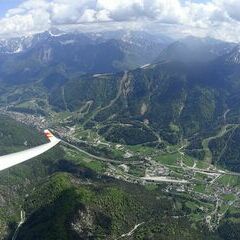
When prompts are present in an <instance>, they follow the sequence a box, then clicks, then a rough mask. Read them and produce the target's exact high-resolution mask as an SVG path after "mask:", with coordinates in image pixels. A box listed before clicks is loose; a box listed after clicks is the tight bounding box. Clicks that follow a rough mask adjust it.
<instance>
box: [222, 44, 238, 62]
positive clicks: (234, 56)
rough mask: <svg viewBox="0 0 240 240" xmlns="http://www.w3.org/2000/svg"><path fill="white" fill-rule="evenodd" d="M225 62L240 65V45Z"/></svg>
mask: <svg viewBox="0 0 240 240" xmlns="http://www.w3.org/2000/svg"><path fill="white" fill-rule="evenodd" d="M225 62H226V63H230V64H240V45H238V46H236V47H235V48H234V49H233V50H232V51H231V52H230V53H229V54H228V55H227V56H226V57H225Z"/></svg>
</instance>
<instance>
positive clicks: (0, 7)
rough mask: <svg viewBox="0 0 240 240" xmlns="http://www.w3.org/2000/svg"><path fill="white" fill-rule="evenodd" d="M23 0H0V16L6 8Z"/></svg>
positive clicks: (14, 5)
mask: <svg viewBox="0 0 240 240" xmlns="http://www.w3.org/2000/svg"><path fill="white" fill-rule="evenodd" d="M22 1H23V0H0V17H3V16H4V14H5V13H6V11H7V10H8V9H11V8H14V7H16V6H17V5H18V4H20V3H21V2H22Z"/></svg>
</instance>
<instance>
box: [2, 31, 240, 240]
mask: <svg viewBox="0 0 240 240" xmlns="http://www.w3.org/2000/svg"><path fill="white" fill-rule="evenodd" d="M0 82H1V86H0V107H1V109H2V111H3V112H4V113H8V114H13V113H14V114H15V115H13V116H17V117H16V118H17V119H18V117H19V116H22V115H21V114H23V115H24V116H25V115H26V116H25V117H26V119H27V120H28V121H30V122H31V121H33V122H34V123H35V119H38V120H39V121H40V122H41V123H42V124H45V123H47V124H48V126H50V127H51V126H53V127H56V128H57V129H62V128H63V129H67V133H66V135H67V136H69V135H68V134H70V133H72V132H74V131H76V134H75V135H74V138H73V139H71V141H73V140H74V141H75V144H76V145H75V148H74V149H69V145H66V144H65V145H64V146H61V147H59V148H57V149H56V150H55V151H54V152H50V153H49V154H48V155H45V156H42V157H40V158H39V159H37V160H36V164H33V163H30V165H27V164H26V165H23V166H20V169H21V171H18V169H17V168H16V169H13V170H12V172H11V173H10V177H11V178H10V182H6V181H5V182H4V181H3V183H4V184H5V185H6V184H10V189H11V194H12V196H14V197H13V199H11V200H9V209H10V210H11V212H10V214H7V212H6V211H4V212H3V213H2V214H0V223H1V222H2V223H3V224H2V225H1V224H0V236H6V235H7V234H8V237H9V239H10V238H11V237H12V235H13V234H14V230H13V229H16V227H17V226H16V222H17V216H16V214H15V209H20V208H21V209H24V212H25V213H26V219H25V221H24V224H23V225H22V226H21V227H20V229H19V233H18V238H17V239H24V240H26V239H37V238H36V236H39V239H89V240H90V239H108V238H109V239H117V238H118V237H119V236H121V237H125V236H130V239H131V237H132V239H169V240H170V239H193V238H196V239H199V240H200V239H209V240H228V239H238V237H239V235H240V234H239V232H240V230H239V229H240V224H239V221H238V218H239V212H238V210H237V209H235V208H234V209H232V208H231V206H232V205H233V204H234V203H235V198H233V197H235V195H234V194H235V192H234V191H235V190H236V189H235V188H237V186H238V184H239V180H238V177H237V176H238V174H239V172H240V150H239V147H238V143H239V141H240V125H239V124H240V123H239V121H240V110H239V106H240V97H239V96H240V95H239V93H240V47H239V45H238V44H236V43H228V42H222V41H219V40H216V39H210V38H196V37H187V38H185V39H179V40H177V41H175V40H173V39H171V38H169V37H167V36H164V35H157V36H156V35H154V34H149V33H145V32H131V31H114V32H103V33H79V32H75V33H65V32H62V31H59V30H58V29H51V30H49V31H47V32H44V33H39V34H36V35H32V36H26V37H21V38H14V39H5V40H1V41H0ZM18 114H19V115H18ZM20 119H21V118H20ZM29 119H30V120H29ZM0 120H1V122H0V123H1V124H0V134H1V136H4V138H3V139H2V142H1V143H0V147H1V151H2V152H3V153H5V152H8V151H9V150H10V149H12V150H13V149H14V150H15V148H14V146H15V145H16V146H15V147H16V148H24V147H26V145H27V144H28V142H29V139H31V133H33V135H32V136H34V139H33V140H32V142H33V144H36V143H39V142H42V141H43V139H41V138H40V137H37V133H36V131H35V130H34V129H31V128H30V129H28V130H27V127H26V126H25V125H24V124H19V123H17V122H15V121H14V120H11V119H9V118H7V117H2V116H0ZM21 121H23V120H22V119H21ZM31 123H32V122H31ZM36 126H38V125H37V124H36ZM38 127H39V126H38ZM25 131H26V134H24V132H25ZM14 132H16V134H17V135H18V137H17V138H16V139H17V140H18V141H19V142H21V144H19V145H18V144H16V141H14V140H13V138H12V136H13V135H14ZM59 132H61V131H59ZM64 136H65V135H64ZM88 139H90V140H91V141H90V143H89V144H88V143H87V140H88ZM65 140H66V141H68V138H67V137H66V138H65ZM71 141H70V140H69V144H71V143H72V142H71ZM101 141H102V142H101ZM99 142H100V144H98V143H99ZM65 143H66V142H65ZM109 144H112V145H109ZM100 145H101V146H100ZM102 145H103V146H102ZM109 146H111V147H109ZM79 148H81V151H80V152H79V151H78V150H79ZM121 148H123V149H124V148H126V149H128V150H127V151H126V152H124V154H122V152H121V151H123V150H122V149H121ZM76 149H78V150H76ZM83 149H84V150H86V151H89V152H90V153H91V154H90V155H89V154H88V155H86V154H85V153H84V151H83ZM135 151H136V152H137V154H136V155H135V156H132V155H131V154H132V152H134V153H135ZM94 154H95V155H97V154H98V155H100V156H101V157H102V158H101V162H100V161H98V160H99V157H98V158H96V157H95V158H94ZM129 156H130V157H129ZM149 156H150V157H149ZM183 156H185V157H186V159H183ZM108 158H111V159H110V162H107V163H106V162H105V161H107V160H109V159H108ZM96 159H98V160H96ZM113 159H114V160H113ZM155 159H156V163H154V165H151V164H152V162H154V160H155ZM102 160H103V161H102ZM120 160H121V161H122V162H121V163H122V164H121V165H119V161H120ZM141 161H142V162H141ZM174 161H175V162H176V165H172V164H174V163H175V162H174ZM180 161H182V163H181V162H180ZM191 161H192V162H191ZM136 162H137V164H136V165H135V163H136ZM159 162H160V165H161V168H160V170H159V171H160V172H161V173H162V171H163V172H164V171H165V168H167V167H169V166H170V167H169V172H170V173H172V174H173V176H175V177H179V176H181V171H183V170H182V168H183V169H184V174H189V172H190V174H189V175H187V176H188V177H189V178H190V177H193V179H195V180H196V182H194V184H195V185H191V186H189V187H186V188H185V187H184V186H178V187H176V188H174V187H173V185H172V184H168V185H167V184H166V185H165V184H162V185H161V184H160V185H159V186H158V185H151V184H150V185H146V186H139V185H137V184H135V183H136V180H135V179H134V181H133V182H131V183H129V182H128V181H122V180H121V176H123V175H124V174H123V173H122V172H121V171H120V169H121V168H124V169H125V170H126V169H127V168H128V167H129V169H130V170H129V172H127V173H125V174H126V176H127V177H128V178H130V176H131V175H132V176H138V177H139V176H140V177H142V176H144V174H145V170H146V171H147V170H148V169H149V168H151V167H153V168H157V167H159ZM179 162H180V163H179ZM189 162H190V163H193V165H191V164H189ZM164 164H166V165H164ZM181 164H182V165H181ZM188 164H189V168H188V167H186V166H188ZM204 164H209V165H207V167H206V169H207V173H209V172H210V174H209V176H208V175H207V177H206V172H204V171H203V170H201V171H200V170H198V172H196V173H195V172H194V173H193V169H194V168H195V166H196V165H200V166H205V165H204ZM126 165H127V167H126ZM145 165H146V169H143V166H145ZM213 165H214V167H218V168H220V169H221V171H223V170H222V169H225V170H226V169H227V170H228V171H232V172H231V173H233V175H231V176H230V178H229V179H228V178H227V177H228V176H223V177H222V176H221V177H222V178H221V177H220V176H218V175H216V179H215V178H213V180H212V179H210V178H211V174H212V172H211V171H213V170H212V169H211V167H212V166H213ZM109 166H110V167H109ZM163 166H164V167H163ZM109 169H110V170H109ZM186 169H187V170H186ZM189 169H190V170H189ZM199 169H200V167H199ZM107 170H108V173H112V171H114V170H116V172H120V173H121V174H122V175H121V174H120V175H119V177H117V178H116V179H113V178H112V177H111V176H112V175H110V174H106V172H107ZM227 170H226V171H227ZM154 171H155V169H154ZM227 173H228V174H230V172H227ZM3 174H5V175H3V177H2V178H3V180H4V179H7V178H4V176H6V174H7V173H3ZM217 174H220V172H217ZM212 175H213V176H215V175H214V174H212ZM205 177H206V178H205ZM218 177H219V178H221V179H220V180H219V182H218ZM128 178H127V180H129V179H128ZM187 181H190V179H187ZM215 181H216V182H217V184H216V185H217V187H219V186H224V187H221V190H222V189H223V191H224V192H220V193H217V192H214V191H212V192H210V190H209V189H210V188H211V187H212V186H213V187H215V184H214V182H215ZM199 182H201V184H202V185H198V184H199ZM202 182H203V183H202ZM4 184H3V185H0V190H1V191H0V194H1V195H0V204H1V206H3V207H5V206H7V202H8V201H7V198H8V197H9V195H8V191H7V190H6V186H5V185H4ZM224 184H225V185H224ZM189 185H190V184H189ZM199 186H200V187H199ZM206 186H207V187H206ZM208 187H209V189H208ZM217 189H218V190H219V188H217ZM232 189H234V191H233V190H232ZM208 191H209V192H208ZM231 191H233V192H234V194H233V193H232V192H231ZM196 192H197V193H198V194H196V195H194V194H195V193H196ZM226 192H227V197H226V196H225V193H226ZM217 194H219V195H217ZM231 194H232V195H234V196H232V195H231ZM236 194H238V190H236ZM222 195H224V197H223V198H219V199H220V200H219V199H218V198H217V200H216V199H215V198H214V201H213V200H212V198H213V197H214V196H217V197H219V196H220V197H222ZM46 196H48V198H47V199H46ZM236 196H238V195H236ZM211 197H212V198H211ZM228 198H229V199H228ZM232 199H233V200H232ZM224 201H225V202H227V205H224V207H226V208H227V207H228V208H227V210H225V209H224V211H225V212H224V214H225V215H224V214H220V210H219V214H218V208H219V209H221V211H223V210H222V208H221V204H222V203H223V202H224ZM236 201H237V200H236ZM218 204H219V205H218ZM1 206H0V207H1ZM216 206H217V207H216ZM234 206H235V205H234ZM229 209H230V210H229ZM221 213H222V212H221ZM209 214H210V215H209ZM199 216H203V219H200V217H199ZM209 216H210V220H209V221H210V222H211V221H213V222H214V221H215V222H217V228H216V229H210V228H208V227H207V226H209V225H207V224H209V223H208V219H209ZM219 216H220V217H222V218H221V221H220V220H219V221H218V220H217V219H218V217H219ZM134 225H135V227H134ZM139 226H142V228H141V227H140V228H139V229H138V227H139ZM45 229H48V231H45ZM126 229H130V232H129V233H125V234H124V232H126V231H125V230H126ZM131 229H133V230H132V231H131ZM135 230H136V233H135V235H134V236H132V235H131V233H132V232H134V231H135ZM128 234H130V235H128ZM134 237H136V238H134ZM2 239H3V238H2ZM6 239H7V237H6Z"/></svg>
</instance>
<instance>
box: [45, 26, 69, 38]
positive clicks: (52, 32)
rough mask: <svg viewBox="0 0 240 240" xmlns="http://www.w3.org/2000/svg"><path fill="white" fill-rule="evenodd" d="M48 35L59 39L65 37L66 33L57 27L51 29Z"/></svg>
mask: <svg viewBox="0 0 240 240" xmlns="http://www.w3.org/2000/svg"><path fill="white" fill-rule="evenodd" d="M48 33H49V34H50V35H51V36H52V37H58V36H61V35H64V34H65V32H63V31H61V30H60V29H58V28H55V27H51V28H49V29H48Z"/></svg>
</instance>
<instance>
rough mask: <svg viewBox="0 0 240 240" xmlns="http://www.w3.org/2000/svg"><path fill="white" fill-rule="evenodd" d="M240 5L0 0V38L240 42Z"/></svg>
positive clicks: (226, 1)
mask: <svg viewBox="0 0 240 240" xmlns="http://www.w3.org/2000/svg"><path fill="white" fill-rule="evenodd" d="M239 12H240V0H0V37H1V38H6V37H14V36H22V35H29V34H33V33H37V32H42V31H45V30H47V29H49V28H51V27H57V28H60V29H63V30H65V31H72V30H79V31H102V30H116V29H126V30H128V29H129V30H145V31H149V32H152V33H154V32H160V33H165V34H167V35H170V36H172V37H184V36H187V35H193V36H198V37H213V38H217V39H221V40H225V41H233V42H239V41H240V14H239Z"/></svg>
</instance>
